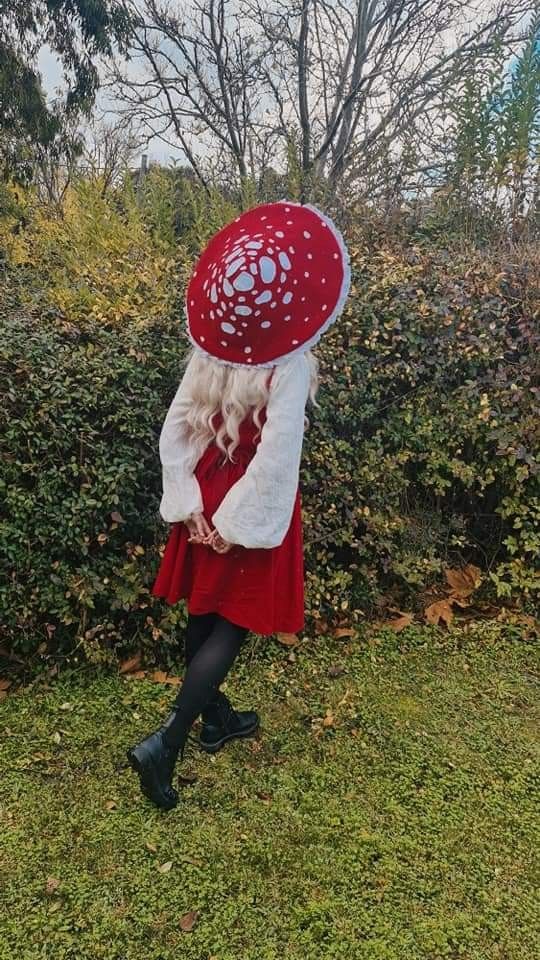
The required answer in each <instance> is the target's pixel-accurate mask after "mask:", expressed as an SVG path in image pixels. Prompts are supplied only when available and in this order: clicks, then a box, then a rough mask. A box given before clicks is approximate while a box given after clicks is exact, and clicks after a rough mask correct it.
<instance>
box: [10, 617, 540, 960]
mask: <svg viewBox="0 0 540 960" xmlns="http://www.w3.org/2000/svg"><path fill="white" fill-rule="evenodd" d="M538 666H539V663H538V657H537V655H536V654H535V649H534V646H533V644H532V641H525V640H520V639H519V637H518V636H517V632H516V629H515V628H512V629H511V630H510V628H508V627H507V628H503V627H500V626H499V625H496V624H489V623H485V624H479V625H477V626H475V627H474V628H472V629H471V630H470V631H469V632H468V633H460V632H459V631H458V630H457V629H456V630H455V631H454V630H453V631H451V632H450V633H449V634H447V635H445V636H444V637H443V636H442V634H441V633H439V632H438V631H437V630H436V629H435V628H429V629H425V630H422V629H419V628H416V629H413V628H408V629H407V630H406V631H405V632H404V633H403V634H401V635H399V636H395V635H393V634H390V633H389V632H386V631H383V632H381V633H380V634H377V635H375V636H374V637H372V638H371V640H369V641H368V640H366V639H359V640H357V641H349V640H343V639H342V640H336V639H326V638H317V639H316V640H305V641H303V642H302V643H300V645H299V646H298V647H296V648H295V650H294V652H293V653H292V654H291V652H290V651H289V650H288V649H286V648H283V647H281V646H279V645H278V644H277V643H275V642H274V641H273V640H271V639H270V638H260V637H258V638H257V637H253V638H252V639H251V640H250V641H249V643H248V645H247V646H246V648H245V649H244V651H243V652H242V655H241V659H240V660H239V662H238V663H237V665H236V666H235V667H234V668H233V672H232V674H231V675H230V678H229V680H228V682H227V684H226V685H225V689H226V690H227V692H228V693H229V695H230V696H231V699H232V700H233V702H234V703H235V704H236V705H237V706H238V707H239V708H242V707H244V708H248V707H256V708H257V709H258V711H259V713H260V715H261V730H260V734H259V737H258V739H255V740H249V741H244V742H241V741H236V742H233V743H231V744H229V745H228V746H227V747H225V748H224V749H223V750H222V751H221V752H220V753H218V754H217V755H216V756H215V757H214V758H210V757H209V756H207V755H206V754H205V753H203V752H202V751H200V750H199V749H198V748H197V746H196V744H195V743H191V744H190V745H189V746H188V749H187V752H186V758H185V760H184V763H183V764H180V765H179V766H178V773H179V774H183V776H184V777H185V778H186V782H185V783H183V785H181V787H180V795H181V799H180V803H179V805H178V806H177V807H176V809H175V810H173V811H172V812H169V813H167V812H163V811H159V810H157V809H156V808H154V807H153V806H152V805H151V804H150V803H149V802H148V801H146V800H145V799H144V798H143V797H142V796H141V795H140V793H139V790H138V781H137V778H136V777H135V775H134V774H133V772H132V771H131V770H130V769H129V767H128V766H127V762H126V760H125V750H126V748H127V747H128V746H129V745H131V744H132V743H134V742H136V740H137V739H139V738H141V737H142V736H144V735H145V734H146V733H148V732H149V731H150V730H151V729H154V728H155V726H156V725H157V724H158V722H159V719H160V717H162V716H163V715H164V712H165V711H166V710H167V706H168V704H169V703H170V702H171V700H172V699H173V697H174V693H175V690H174V688H172V687H165V686H163V685H160V684H156V683H152V682H151V681H149V680H128V679H126V678H123V677H119V676H115V675H107V674H106V673H104V672H101V673H100V672H97V673H96V671H95V670H94V671H89V670H86V671H80V672H75V671H69V672H66V673H63V674H61V676H60V678H59V679H57V680H55V681H53V682H52V683H51V684H50V685H49V686H48V687H47V685H44V684H42V683H41V682H37V683H35V685H34V686H33V687H32V688H30V689H27V690H23V691H20V692H15V693H14V694H11V695H10V696H8V697H7V698H6V699H5V700H3V701H2V703H0V712H1V723H2V730H3V735H2V743H1V745H0V758H1V759H0V763H1V776H0V803H1V807H0V813H1V820H2V825H1V839H0V898H1V900H2V912H1V916H0V960H38V958H39V960H42V958H47V960H49V958H50V960H101V958H103V960H179V958H181V960H210V958H212V960H277V958H279V960H311V958H313V960H326V958H339V960H342V958H343V960H416V958H422V960H427V958H429V960H432V958H433V960H435V958H437V960H438V958H447V957H448V958H467V960H533V958H535V957H538V956H540V953H539V947H538V944H539V942H540V925H539V923H538V903H537V898H536V894H535V848H536V849H538V839H539V831H538V819H537V816H536V813H535V801H536V800H537V799H538V786H539V783H540V778H539V774H538V764H537V761H538V727H537V725H536V722H535V714H536V719H537V712H538V710H537V708H538V681H539V670H538ZM178 670H179V672H180V673H181V666H180V661H179V668H178ZM194 732H196V728H194ZM536 878H538V874H536ZM190 911H197V913H196V915H195V917H194V918H193V917H191V921H192V922H191V924H190V922H189V918H188V920H187V921H186V920H185V921H183V923H184V925H187V926H190V925H192V929H191V930H184V929H182V923H181V921H182V918H183V917H185V915H186V914H189V913H190Z"/></svg>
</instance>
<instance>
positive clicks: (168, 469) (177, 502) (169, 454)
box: [159, 363, 203, 523]
mask: <svg viewBox="0 0 540 960" xmlns="http://www.w3.org/2000/svg"><path fill="white" fill-rule="evenodd" d="M191 378H192V369H191V366H190V364H189V363H188V365H187V367H186V369H185V372H184V376H183V377H182V380H181V381H180V385H179V387H178V390H177V391H176V394H175V396H174V398H173V401H172V403H171V405H170V407H169V409H168V411H167V415H166V417H165V420H164V421H163V426H162V428H161V433H160V437H159V457H160V460H161V470H162V482H163V495H162V498H161V503H160V507H159V512H160V514H161V516H162V517H163V519H164V520H165V521H166V522H167V523H176V522H177V521H179V520H187V518H188V517H189V516H190V514H192V513H195V512H199V511H200V512H202V510H203V500H202V495H201V489H200V486H199V481H198V480H197V478H196V476H195V475H194V473H193V470H194V468H195V466H196V464H197V460H198V458H199V456H200V454H201V452H202V451H201V450H200V449H199V446H198V445H197V444H194V443H193V442H192V441H191V440H189V439H188V431H187V421H186V413H187V411H188V409H189V406H190V404H191V392H190V384H191Z"/></svg>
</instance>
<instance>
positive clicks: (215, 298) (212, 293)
mask: <svg viewBox="0 0 540 960" xmlns="http://www.w3.org/2000/svg"><path fill="white" fill-rule="evenodd" d="M210 299H211V301H212V303H217V301H218V294H217V290H216V285H215V283H213V284H212V289H211V291H210Z"/></svg>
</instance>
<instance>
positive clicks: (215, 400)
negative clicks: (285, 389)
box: [182, 347, 319, 463]
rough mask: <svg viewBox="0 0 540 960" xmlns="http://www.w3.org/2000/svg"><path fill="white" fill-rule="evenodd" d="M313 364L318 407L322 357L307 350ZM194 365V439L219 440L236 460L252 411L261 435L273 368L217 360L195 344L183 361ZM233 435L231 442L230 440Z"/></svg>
mask: <svg viewBox="0 0 540 960" xmlns="http://www.w3.org/2000/svg"><path fill="white" fill-rule="evenodd" d="M306 357H307V359H308V363H309V367H310V386H309V394H308V400H311V402H312V404H313V405H314V406H315V407H318V406H319V404H318V403H317V401H316V394H317V391H318V389H319V361H318V359H317V357H316V356H315V355H314V354H313V353H312V352H311V350H306ZM188 364H191V365H192V369H193V374H194V376H193V383H194V387H193V389H192V404H191V406H190V408H189V412H188V414H187V416H186V419H187V422H188V424H189V428H190V430H191V436H192V438H193V440H194V443H196V444H198V443H200V444H201V448H202V449H204V447H205V445H207V444H208V443H210V442H212V441H213V440H215V443H216V444H217V446H218V447H219V448H220V450H221V451H222V452H223V453H224V454H225V456H226V457H227V458H228V459H229V460H230V461H231V462H232V463H234V462H235V460H234V457H233V454H234V451H235V450H236V447H237V446H238V443H239V440H240V432H239V426H240V424H241V423H242V421H243V420H244V419H245V418H246V417H247V415H248V414H249V413H251V416H252V419H253V422H254V423H255V425H256V427H257V433H256V435H255V436H256V437H258V436H259V435H260V432H261V430H262V424H261V421H260V416H259V415H260V412H261V410H262V409H263V407H264V406H265V405H266V403H267V402H268V397H269V393H270V391H269V389H268V386H267V383H266V382H267V380H268V379H269V376H270V373H271V370H272V368H264V367H258V368H257V367H255V368H253V367H247V366H246V367H234V366H229V365H226V364H223V363H217V362H216V361H214V360H212V358H211V357H207V356H205V355H204V354H202V353H201V352H200V351H199V350H196V348H195V347H191V349H189V350H188V352H187V353H186V355H185V356H184V358H183V361H182V365H183V366H184V367H187V365H188ZM218 412H221V415H222V422H221V424H220V426H219V428H218V429H216V427H215V425H214V423H213V418H214V416H215V414H216V413H218ZM304 423H305V428H306V429H308V428H309V418H308V417H307V416H306V415H305V414H304ZM227 439H229V441H230V442H229V443H227Z"/></svg>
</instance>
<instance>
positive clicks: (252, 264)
mask: <svg viewBox="0 0 540 960" xmlns="http://www.w3.org/2000/svg"><path fill="white" fill-rule="evenodd" d="M249 269H250V270H251V272H252V273H257V264H256V263H250V265H249Z"/></svg>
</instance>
